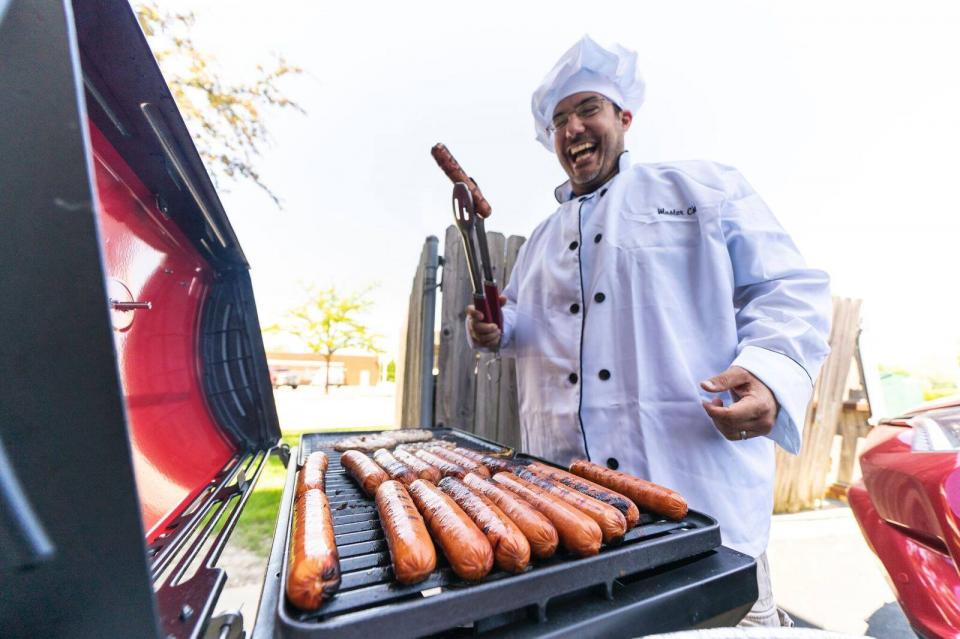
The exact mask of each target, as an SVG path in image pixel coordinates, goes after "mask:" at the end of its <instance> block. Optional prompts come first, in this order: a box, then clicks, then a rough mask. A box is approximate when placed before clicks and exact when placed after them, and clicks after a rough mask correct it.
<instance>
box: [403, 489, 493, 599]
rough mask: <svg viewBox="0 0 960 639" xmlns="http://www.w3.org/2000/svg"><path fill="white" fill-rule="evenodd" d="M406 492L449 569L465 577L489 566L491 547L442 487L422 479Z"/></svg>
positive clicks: (473, 578)
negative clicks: (408, 493) (428, 529)
mask: <svg viewBox="0 0 960 639" xmlns="http://www.w3.org/2000/svg"><path fill="white" fill-rule="evenodd" d="M410 496H411V497H412V498H413V501H414V503H416V504H417V508H418V509H419V510H420V514H421V515H423V519H424V521H426V522H427V526H428V527H429V528H430V532H431V534H432V535H433V538H434V539H435V540H436V542H437V543H438V544H440V548H441V550H443V554H444V555H446V557H447V561H449V562H450V567H451V568H453V572H455V573H456V574H457V576H458V577H460V578H461V579H465V580H466V581H477V580H479V579H482V578H483V577H485V576H486V575H487V573H489V572H490V569H491V568H493V548H492V547H491V546H490V542H489V541H487V538H486V536H485V535H484V534H483V532H482V531H481V530H480V529H479V528H477V525H476V524H475V523H473V520H472V519H470V516H469V515H467V513H465V512H463V510H462V509H461V508H460V506H457V504H456V502H454V501H453V500H452V499H450V497H448V496H447V495H445V494H444V493H443V491H441V490H440V489H439V488H437V487H436V486H434V485H433V484H431V483H429V482H426V481H423V480H422V479H418V480H417V481H415V482H413V483H412V484H410Z"/></svg>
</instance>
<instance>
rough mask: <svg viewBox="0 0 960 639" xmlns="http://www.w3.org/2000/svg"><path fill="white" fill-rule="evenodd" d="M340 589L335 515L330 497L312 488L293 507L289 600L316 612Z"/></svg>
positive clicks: (303, 608)
mask: <svg viewBox="0 0 960 639" xmlns="http://www.w3.org/2000/svg"><path fill="white" fill-rule="evenodd" d="M338 588H340V558H339V557H338V556H337V542H336V540H335V539H334V536H333V514H332V513H331V512H330V503H329V502H328V501H327V496H326V495H325V494H323V491H322V490H320V489H317V488H313V489H311V490H308V491H307V492H305V493H304V494H303V496H302V497H300V499H298V500H297V501H296V504H295V506H294V515H293V547H292V548H291V550H290V565H289V567H288V570H287V599H289V600H290V603H292V604H293V605H294V606H296V607H297V608H300V609H301V610H316V609H317V608H319V607H320V604H321V603H323V602H324V601H325V600H327V599H329V598H330V597H332V596H333V593H335V592H336V591H337V589H338Z"/></svg>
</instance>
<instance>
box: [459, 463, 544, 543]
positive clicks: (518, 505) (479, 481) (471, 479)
mask: <svg viewBox="0 0 960 639" xmlns="http://www.w3.org/2000/svg"><path fill="white" fill-rule="evenodd" d="M463 483H464V484H466V485H467V486H469V487H470V488H472V489H474V490H475V491H476V492H477V493H479V494H481V495H483V496H484V497H486V498H487V499H489V500H490V501H491V502H493V503H494V504H496V506H497V507H498V508H499V509H500V510H502V511H503V512H504V513H505V514H506V515H507V517H509V518H510V519H512V520H513V523H515V524H516V525H517V527H518V528H520V530H521V531H522V532H523V534H524V536H525V537H526V538H527V541H529V542H530V552H531V554H532V555H533V556H534V557H537V558H539V559H546V558H547V557H551V556H553V553H555V552H556V551H557V545H558V544H559V543H560V539H559V537H558V536H557V529H556V527H555V526H554V525H553V524H552V523H550V520H549V519H547V517H546V515H543V514H542V513H541V512H540V511H538V510H537V509H536V508H534V507H533V506H531V505H530V504H529V503H527V502H526V501H524V500H523V499H522V498H521V497H518V496H517V495H514V494H513V493H511V492H510V491H509V490H505V489H503V488H501V487H500V486H498V485H497V484H494V483H493V482H491V481H489V480H486V479H483V478H482V477H478V476H477V475H474V474H473V473H469V474H468V475H467V476H466V477H464V478H463Z"/></svg>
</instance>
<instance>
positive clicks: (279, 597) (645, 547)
mask: <svg viewBox="0 0 960 639" xmlns="http://www.w3.org/2000/svg"><path fill="white" fill-rule="evenodd" d="M341 437H343V435H342V434H326V433H311V434H306V435H303V436H302V438H301V442H300V447H299V455H298V459H299V460H301V461H302V460H303V459H305V458H306V457H307V455H309V454H310V453H311V452H314V451H315V450H323V451H324V452H325V453H327V455H328V457H329V460H330V464H329V469H328V471H327V496H328V499H329V500H330V504H331V509H332V511H333V521H334V534H335V536H336V539H337V547H338V551H339V554H340V564H341V573H342V582H341V588H340V591H339V592H338V593H337V594H336V595H335V596H334V597H333V599H331V600H330V601H329V602H327V603H326V604H324V606H323V607H322V608H321V609H320V610H319V611H317V612H315V613H303V612H301V611H298V610H297V609H295V608H293V607H291V606H290V605H289V604H287V603H286V600H285V597H284V593H283V583H284V581H285V578H286V569H287V562H288V560H289V557H288V553H289V534H290V524H291V521H292V520H291V517H292V504H289V503H287V501H288V500H290V501H292V499H293V490H292V485H293V483H292V482H293V477H292V476H291V478H290V479H289V481H288V487H287V489H285V491H284V498H283V499H284V504H283V507H282V509H281V514H280V517H281V518H280V519H279V520H278V530H277V537H278V540H277V542H276V543H275V545H274V551H273V553H272V554H271V568H270V570H274V569H273V566H276V567H277V568H278V570H276V571H275V573H282V574H277V577H279V579H276V580H274V583H275V588H276V590H277V591H278V592H275V593H272V594H271V593H267V592H266V590H267V586H268V585H269V583H270V581H271V580H270V576H271V575H269V574H268V584H267V585H265V589H264V590H265V594H264V599H263V601H262V602H261V609H260V610H261V613H262V614H261V615H260V616H261V617H263V616H265V615H267V614H269V610H270V609H271V608H272V609H273V610H274V611H275V615H276V617H275V619H274V623H267V622H263V624H261V622H262V621H263V620H262V619H260V618H258V620H257V628H258V632H257V636H260V634H259V629H260V628H261V625H263V627H264V630H266V628H267V626H271V627H272V626H274V625H275V635H276V636H282V637H311V638H313V639H317V638H320V637H333V636H338V637H340V636H354V635H356V636H360V635H368V633H369V632H371V631H372V630H373V629H374V627H375V626H376V627H377V628H379V629H380V630H381V631H382V629H383V628H389V629H390V633H391V636H393V637H407V636H409V637H413V636H419V635H423V634H427V633H432V632H438V631H442V630H445V629H449V628H452V627H455V626H460V625H463V624H470V623H474V622H480V621H482V620H483V619H485V618H492V617H495V616H497V615H502V614H505V613H510V612H511V611H517V610H519V611H521V612H523V610H524V609H530V608H536V609H540V610H542V609H543V606H545V605H546V602H548V601H549V600H550V599H552V598H554V597H556V596H559V595H564V594H568V593H572V592H575V591H580V590H583V589H585V588H586V589H590V588H593V589H594V590H595V591H596V592H597V593H599V595H602V594H603V593H609V592H611V589H612V583H613V581H614V580H616V579H618V578H620V577H623V576H625V575H630V574H635V573H638V572H642V571H647V570H651V569H655V568H658V567H661V566H664V565H666V564H669V563H671V562H677V561H682V560H684V559H688V558H690V557H695V556H698V555H702V554H705V553H708V552H710V551H711V550H713V549H714V548H716V547H718V546H719V545H720V532H719V527H718V526H717V524H716V522H715V521H714V520H713V519H711V518H710V517H707V516H705V515H702V514H700V513H697V512H691V513H690V515H689V516H688V517H687V518H686V519H684V520H683V521H680V522H674V521H668V520H662V519H660V520H655V519H654V518H653V517H651V516H650V515H649V514H646V513H644V514H643V515H642V516H641V520H640V524H639V525H638V526H637V527H636V528H634V529H633V530H631V531H629V532H628V533H627V535H626V536H625V537H624V540H623V542H622V543H621V544H619V545H617V546H606V545H605V546H604V547H603V548H602V549H601V552H600V554H599V555H597V556H595V557H589V558H577V557H574V556H572V555H569V554H566V553H563V552H562V551H561V552H558V554H557V555H556V556H554V557H552V558H551V559H548V560H545V561H535V562H534V563H533V564H532V565H531V568H529V569H528V570H527V571H526V572H524V573H522V574H520V575H509V574H507V573H504V572H502V571H497V570H495V571H494V572H492V573H491V574H490V575H488V576H487V577H485V578H484V579H483V580H482V581H481V582H479V583H475V584H471V583H466V582H463V581H462V580H460V579H459V578H457V577H456V575H454V574H453V573H452V571H451V570H450V569H449V564H448V563H447V562H446V560H445V558H443V555H442V553H439V552H438V567H437V570H436V571H434V573H433V574H432V575H431V576H430V577H429V578H428V579H427V580H426V581H425V582H422V583H419V584H415V585H411V586H402V585H399V584H396V583H395V582H394V581H393V570H392V567H391V566H390V557H389V552H388V549H387V545H386V541H385V540H384V539H383V531H382V529H381V527H380V523H379V517H378V515H377V511H376V507H375V506H374V503H373V500H372V499H370V498H368V497H367V496H366V495H365V494H363V492H362V491H361V490H360V489H359V487H358V486H357V485H356V484H355V483H354V482H353V480H352V479H351V478H350V477H348V476H347V475H346V474H345V473H344V471H343V468H342V467H341V465H340V455H339V453H337V452H335V451H334V450H333V449H332V444H333V442H334V441H335V440H337V439H339V438H341ZM435 437H436V438H437V439H441V440H447V441H453V442H455V443H457V444H458V445H464V446H466V447H469V448H473V449H477V450H486V451H489V452H501V453H512V452H513V451H511V450H510V449H506V448H504V447H500V446H498V445H496V444H495V443H493V442H488V441H487V440H484V439H482V438H478V437H476V436H473V435H470V434H461V433H460V432H458V431H456V430H453V429H436V431H435ZM280 539H282V543H283V545H282V560H281V561H276V560H277V559H279V558H277V557H275V555H276V554H277V553H278V551H281V548H280V546H279V542H280ZM273 599H275V600H276V603H275V606H276V607H275V608H274V607H273V605H274V604H273V601H272V600H273ZM264 605H268V606H269V607H267V608H264V607H263V606H264ZM270 632H271V635H269V636H273V633H274V631H273V630H271V631H270ZM265 636H266V635H265Z"/></svg>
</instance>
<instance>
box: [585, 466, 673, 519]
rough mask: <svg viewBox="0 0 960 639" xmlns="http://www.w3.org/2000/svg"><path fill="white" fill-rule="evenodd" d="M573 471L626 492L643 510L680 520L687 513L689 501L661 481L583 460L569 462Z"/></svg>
mask: <svg viewBox="0 0 960 639" xmlns="http://www.w3.org/2000/svg"><path fill="white" fill-rule="evenodd" d="M570 472H571V473H573V474H574V475H579V476H580V477H583V478H585V479H589V480H590V481H593V482H596V483H598V484H600V485H601V486H606V487H607V488H609V489H610V490H615V491H617V492H618V493H622V494H624V495H626V496H627V497H629V498H630V499H632V500H633V502H634V503H635V504H636V505H637V506H639V507H640V508H641V509H643V510H648V511H650V512H654V513H657V514H658V515H663V516H665V517H669V518H670V519H678V520H679V519H683V518H684V517H686V516H687V510H688V507H687V500H686V499H684V498H683V496H682V495H681V494H680V493H678V492H676V491H673V490H670V489H669V488H665V487H664V486H660V485H659V484H654V483H653V482H650V481H646V480H645V479H640V478H639V477H634V476H632V475H628V474H626V473H621V472H619V471H616V470H610V469H609V468H605V467H603V466H600V465H599V464H594V463H593V462H588V461H586V460H583V459H579V460H577V461H575V462H573V463H572V464H570Z"/></svg>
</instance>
